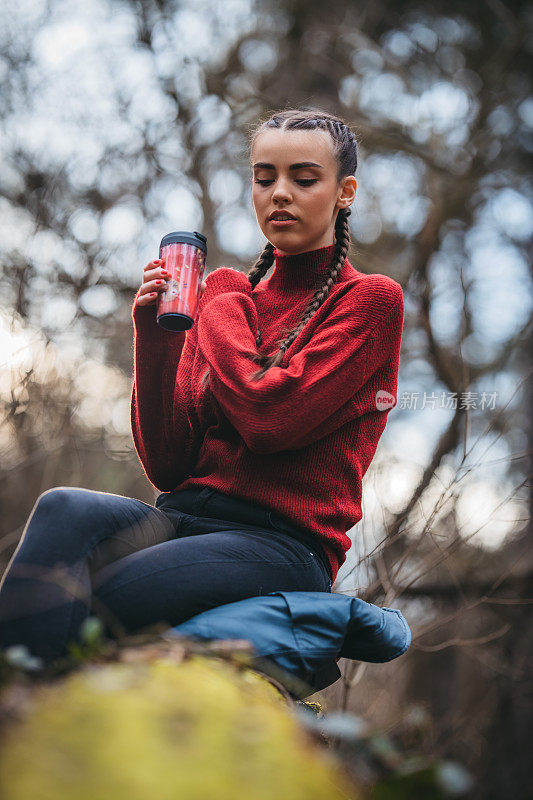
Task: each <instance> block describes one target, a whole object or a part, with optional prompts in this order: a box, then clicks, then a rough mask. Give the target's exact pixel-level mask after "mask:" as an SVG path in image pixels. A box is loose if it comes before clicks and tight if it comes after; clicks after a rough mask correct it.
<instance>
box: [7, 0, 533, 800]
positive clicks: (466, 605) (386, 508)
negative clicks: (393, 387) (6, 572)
mask: <svg viewBox="0 0 533 800" xmlns="http://www.w3.org/2000/svg"><path fill="white" fill-rule="evenodd" d="M0 41H1V45H0V46H1V58H0V76H1V87H2V88H1V95H0V107H1V118H2V138H1V143H0V153H1V155H0V158H1V162H0V232H1V235H0V269H1V272H0V352H1V357H0V363H1V368H0V451H1V465H0V503H1V516H0V526H1V531H0V536H1V540H0V548H1V553H0V559H1V563H0V567H1V570H2V571H3V569H4V568H5V566H6V565H7V563H8V561H9V558H10V557H11V555H12V553H13V551H14V549H15V547H16V544H17V542H18V540H19V538H20V535H21V533H22V531H23V528H24V525H25V522H26V520H27V518H28V515H29V514H30V512H31V509H32V507H33V504H34V502H35V500H36V499H37V497H38V495H39V494H40V493H42V492H43V491H45V490H46V489H49V488H51V487H53V486H82V487H85V488H91V489H97V490H101V491H106V492H113V493H118V494H123V495H126V496H132V497H137V498H139V499H142V500H145V501H147V502H153V501H154V499H155V496H156V494H157V493H156V492H155V491H154V489H153V487H152V486H151V484H150V483H149V482H148V480H147V479H146V477H145V475H144V473H143V471H142V468H141V466H140V463H139V461H138V459H137V456H136V454H135V451H134V449H133V442H132V437H131V431H130V417H129V404H130V391H131V383H132V326H131V319H130V312H131V304H132V301H133V297H134V295H135V292H136V290H137V288H138V286H139V285H140V283H141V276H142V270H143V267H144V265H145V264H146V263H147V262H148V261H150V260H151V259H152V258H156V257H157V253H158V244H159V241H160V239H161V237H162V236H163V235H164V234H166V233H167V232H169V231H171V230H180V229H190V230H200V231H202V232H203V233H204V234H206V235H207V237H208V247H209V253H208V271H210V270H212V269H214V268H216V267H218V266H220V265H228V266H233V267H235V268H239V267H242V268H243V269H247V268H248V267H249V265H250V264H251V263H252V262H253V260H254V259H255V258H256V256H257V254H258V253H259V251H260V249H261V248H262V246H263V243H264V240H263V239H262V236H261V234H260V231H259V228H258V226H257V224H256V221H255V217H254V214H253V210H252V205H251V199H250V189H251V180H250V179H251V170H250V164H249V158H248V135H249V132H250V128H251V126H254V125H255V124H256V122H257V121H258V119H259V117H264V116H265V115H268V114H270V113H271V112H272V111H274V110H278V109H281V108H290V107H295V106H304V107H319V108H322V109H324V110H328V111H332V112H334V113H338V114H340V115H341V116H343V117H344V118H345V119H346V121H347V122H348V123H350V124H351V125H352V127H353V129H354V131H355V132H356V134H357V135H358V138H359V142H360V151H359V152H360V162H359V167H358V170H357V173H356V177H357V179H358V187H357V196H356V200H355V204H354V206H353V214H352V217H351V219H350V224H351V226H352V235H353V246H352V249H351V253H350V254H349V257H350V260H351V262H352V264H354V266H356V267H357V269H359V270H361V271H363V272H380V273H384V274H387V275H390V276H391V277H392V278H394V279H395V280H396V281H398V282H399V283H400V284H401V285H402V287H403V290H404V298H405V327H404V336H403V343H402V355H401V365H400V379H399V387H398V404H397V406H396V407H395V408H394V409H393V411H392V412H391V414H390V416H389V422H388V425H387V428H386V430H385V433H384V434H383V437H382V439H381V441H380V444H379V447H378V450H377V453H376V456H375V459H374V462H373V464H372V466H371V468H370V470H369V472H368V473H367V476H366V482H365V486H364V498H363V511H364V518H363V520H362V521H361V522H360V524H359V525H357V526H356V527H355V528H354V529H353V530H352V531H350V535H351V536H352V538H353V542H354V545H353V548H352V549H351V550H350V552H349V558H348V560H347V562H346V564H345V565H344V566H343V568H342V570H341V572H340V573H339V577H338V580H337V582H336V585H335V586H334V590H335V591H341V592H347V593H350V594H356V595H358V596H360V597H363V598H364V599H366V600H370V601H372V602H376V603H378V604H380V605H388V606H393V607H398V608H401V610H402V611H403V613H404V614H405V616H406V618H407V619H408V621H409V622H410V624H411V626H412V629H413V644H412V647H411V649H410V651H409V652H408V653H407V654H406V656H404V657H403V658H402V659H400V661H399V662H398V663H396V662H393V663H392V664H390V665H364V664H360V665H357V664H354V663H353V662H342V661H341V664H340V665H341V666H342V669H343V679H342V681H338V682H337V683H336V684H335V685H334V686H333V687H330V689H328V690H326V691H325V692H323V693H321V694H320V695H319V696H318V697H319V699H321V701H322V702H324V703H325V704H326V707H327V708H328V709H330V710H331V709H341V708H343V709H350V710H352V711H353V712H355V713H357V714H359V715H361V716H362V717H364V718H365V719H366V720H368V721H370V722H371V723H372V724H375V725H376V726H382V727H383V729H384V730H387V731H388V732H389V733H391V732H392V733H393V734H395V735H397V737H398V739H399V740H400V739H402V737H403V745H404V746H405V747H407V748H409V747H411V746H413V747H414V746H415V745H416V747H417V748H418V751H419V752H420V751H422V752H425V753H428V754H432V755H435V756H437V757H439V758H442V759H453V760H455V761H457V762H459V763H460V764H462V765H464V766H465V767H466V768H467V770H468V771H469V773H470V774H471V775H472V776H473V778H474V785H473V786H474V788H472V790H471V793H470V794H469V796H472V797H479V798H507V797H513V798H517V799H518V798H526V797H531V794H530V791H531V786H532V785H533V768H532V762H531V757H530V754H529V746H528V744H527V742H528V741H530V736H531V717H532V714H531V704H532V696H531V684H530V683H528V675H527V669H526V668H527V665H528V660H529V666H531V663H532V659H531V656H532V649H533V648H532V646H531V645H532V638H533V633H532V626H531V624H528V622H529V619H530V618H529V617H528V616H527V615H528V612H529V611H530V608H531V606H530V604H531V598H532V597H533V591H532V590H533V586H532V548H531V542H532V538H533V531H532V528H531V522H530V521H529V520H530V513H529V512H530V507H531V481H530V476H531V439H532V429H531V410H532V400H533V397H532V389H531V368H530V363H529V359H528V355H529V353H530V352H531V345H532V326H531V308H532V297H533V292H532V279H531V272H530V267H529V265H530V263H531V253H532V234H533V192H532V184H531V173H530V171H529V167H530V163H531V154H532V152H533V93H532V86H531V69H530V67H531V53H532V51H533V7H532V6H531V5H529V4H527V3H526V2H520V1H516V2H515V1H513V2H502V0H474V1H473V2H470V3H464V2H463V3H459V2H455V1H454V0H447V2H423V0H419V1H418V2H403V1H402V0H397V2H395V3H391V2H387V1H386V0H373V2H368V0H361V2H355V1H351V0H335V1H334V2H332V3H328V4H324V3H322V2H318V0H317V1H315V0H307V1H305V0H263V1H262V2H260V1H259V0H223V1H222V2H215V0H137V2H126V1H125V0H122V1H121V0H85V1H84V2H81V1H80V0H69V1H68V2H65V1H64V0H48V1H46V0H17V2H14V0H8V2H6V3H3V4H2V6H1V8H0Z"/></svg>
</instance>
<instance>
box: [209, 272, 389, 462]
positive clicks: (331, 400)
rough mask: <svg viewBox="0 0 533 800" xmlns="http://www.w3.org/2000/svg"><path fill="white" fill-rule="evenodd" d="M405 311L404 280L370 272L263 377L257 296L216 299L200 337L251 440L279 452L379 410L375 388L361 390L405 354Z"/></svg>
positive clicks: (235, 420) (225, 398)
mask: <svg viewBox="0 0 533 800" xmlns="http://www.w3.org/2000/svg"><path fill="white" fill-rule="evenodd" d="M403 313H404V304H403V294H402V289H401V286H400V285H399V284H398V283H396V281H393V280H392V279H390V278H388V277H386V276H383V275H370V276H367V278H366V279H365V281H364V286H363V288H361V286H360V285H358V284H354V286H353V287H351V289H350V290H349V291H348V292H346V294H345V295H343V296H342V297H340V298H339V300H338V301H337V303H336V304H335V306H334V307H333V308H332V310H331V312H330V313H329V314H328V317H327V318H326V319H325V320H324V321H323V322H322V323H321V324H320V325H318V326H317V328H316V330H315V331H314V332H313V334H312V336H311V338H310V341H309V342H308V344H306V345H305V346H304V347H303V348H302V349H301V350H300V351H299V352H296V353H295V354H294V355H293V356H292V357H291V358H290V360H289V363H288V365H287V367H271V368H270V370H269V371H268V372H267V373H266V375H264V376H263V378H262V379H261V380H259V381H257V382H251V381H249V378H250V376H251V375H252V374H253V373H254V372H256V371H257V370H258V366H257V364H255V363H253V362H252V361H251V360H250V358H249V355H250V354H251V353H253V352H255V350H256V348H255V332H256V331H257V327H258V319H257V311H256V308H255V305H254V302H253V300H252V298H250V297H246V295H244V294H242V293H237V292H230V293H227V294H224V295H220V296H217V297H215V298H213V299H212V300H211V301H210V302H209V303H208V304H206V306H205V307H204V309H203V313H202V315H201V316H200V318H199V320H198V343H199V347H200V348H201V350H202V352H203V353H204V356H205V358H206V359H207V361H208V362H209V365H210V385H211V390H212V392H213V394H214V396H215V397H216V399H217V400H218V402H219V403H220V405H221V407H222V409H223V411H224V413H225V414H226V416H227V417H228V419H229V420H230V422H231V423H232V424H233V425H234V426H235V428H236V429H237V430H238V431H239V433H240V435H241V436H242V438H243V440H244V442H245V444H246V445H247V447H248V448H249V449H250V450H251V451H252V452H255V453H274V452H277V451H280V450H290V449H297V448H299V447H303V446H305V445H308V444H310V443H311V442H312V441H315V440H316V439H319V438H321V437H322V436H324V435H325V434H326V433H329V432H331V430H334V429H335V427H338V425H339V424H344V422H346V421H347V418H348V417H350V418H353V417H354V416H358V415H361V414H362V413H366V412H367V411H369V410H374V411H375V410H376V397H375V394H374V396H373V397H369V398H365V400H364V402H362V401H361V398H360V397H359V396H358V393H360V392H363V393H364V391H365V386H366V384H367V382H368V380H369V378H370V377H371V376H372V375H373V374H374V373H376V372H377V370H379V369H380V368H381V367H383V366H384V365H385V364H386V363H387V361H389V360H391V361H394V359H395V358H397V357H398V356H399V348H400V341H401V335H402V328H403ZM289 354H290V348H289V350H288V351H287V355H289ZM391 385H392V383H391ZM383 388H384V389H387V387H386V386H384V387H383ZM356 396H358V400H357V401H356ZM337 420H338V423H337V422H336V421H337ZM314 432H316V435H314Z"/></svg>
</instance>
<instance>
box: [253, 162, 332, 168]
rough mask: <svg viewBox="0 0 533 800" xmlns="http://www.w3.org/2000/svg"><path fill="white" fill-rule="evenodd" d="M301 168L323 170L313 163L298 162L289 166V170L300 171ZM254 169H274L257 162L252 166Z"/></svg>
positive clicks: (271, 165) (272, 165) (269, 165)
mask: <svg viewBox="0 0 533 800" xmlns="http://www.w3.org/2000/svg"><path fill="white" fill-rule="evenodd" d="M302 167H318V168H319V169H323V167H322V165H321V164H315V162H314V161H299V162H298V164H291V165H290V167H289V169H302ZM254 169H276V167H275V166H274V164H267V163H265V162H264V161H258V162H257V164H254Z"/></svg>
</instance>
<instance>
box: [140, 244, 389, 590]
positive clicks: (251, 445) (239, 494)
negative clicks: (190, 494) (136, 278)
mask: <svg viewBox="0 0 533 800" xmlns="http://www.w3.org/2000/svg"><path fill="white" fill-rule="evenodd" d="M333 249H334V246H333V245H330V246H329V247H324V248H320V249H319V250H313V251H311V252H307V253H299V254H298V255H293V256H280V255H279V254H278V253H277V252H275V265H274V271H273V272H272V273H271V275H270V277H269V278H268V279H266V280H262V281H260V282H259V284H258V285H257V286H256V288H255V289H254V290H253V291H252V288H251V285H250V282H249V281H248V278H247V277H246V275H245V274H244V273H243V272H240V271H238V270H234V269H229V268H227V267H220V268H218V269H216V270H215V271H214V272H212V273H210V274H209V275H208V276H207V278H206V289H205V291H204V294H203V296H202V297H201V299H200V303H199V315H198V319H197V322H196V323H195V324H194V325H193V327H192V328H191V329H190V330H188V331H186V332H183V333H173V332H170V331H166V330H164V329H163V328H161V327H160V326H159V325H157V323H156V320H155V317H156V308H155V306H154V305H151V306H144V307H143V306H136V304H135V301H134V304H133V310H132V319H133V328H134V331H133V350H134V354H133V362H134V382H133V390H132V396H131V424H132V434H133V439H134V443H135V448H136V451H137V454H138V456H139V459H140V461H141V463H142V465H143V467H144V470H145V472H146V475H147V477H148V479H149V480H150V481H151V483H152V484H153V485H154V486H155V487H156V488H157V489H158V490H159V491H160V492H169V491H173V490H181V489H187V488H190V487H193V486H196V487H211V488H213V489H216V490H217V491H220V492H224V493H225V494H229V495H231V496H233V497H236V498H238V499H242V500H245V501H248V502H251V503H255V504H257V505H259V506H261V507H265V508H268V509H271V510H273V511H275V512H277V513H278V514H280V515H282V516H284V517H285V518H286V519H287V520H288V521H289V522H292V523H293V524H295V525H298V526H299V527H303V528H305V529H307V530H308V531H310V532H311V533H312V534H313V535H315V536H317V537H318V539H319V541H320V543H321V545H322V547H323V548H324V551H325V553H326V555H327V556H328V558H329V560H330V562H331V568H332V574H333V581H334V580H335V578H336V575H337V572H338V570H339V567H340V566H341V564H342V563H343V562H344V560H345V558H346V551H347V550H348V548H349V547H350V539H349V537H348V536H347V535H346V531H347V530H349V529H350V528H352V527H353V526H354V525H355V524H356V523H357V522H359V520H360V519H361V517H362V511H361V494H362V478H363V475H364V474H365V472H366V471H367V469H368V467H369V465H370V462H371V460H372V458H373V456H374V453H375V451H376V447H377V444H378V440H379V438H380V436H381V434H382V433H383V429H384V428H385V424H386V422H387V416H388V413H389V411H390V409H391V408H392V407H393V406H394V405H396V390H397V384H398V366H399V357H400V344H401V338H402V329H403V313H404V305H403V294H402V289H401V286H400V285H399V284H398V283H396V281H394V280H392V279H391V278H389V277H387V276H385V275H381V274H371V275H366V274H364V273H361V272H359V271H357V270H356V269H354V268H353V267H352V265H351V264H350V263H349V261H348V260H346V261H345V263H344V265H343V268H342V271H341V275H340V279H339V281H338V282H337V283H336V284H334V285H333V286H332V288H331V290H330V293H329V295H328V297H327V299H326V300H325V301H324V302H323V303H322V305H321V306H320V308H319V309H318V311H317V312H316V313H315V314H314V316H313V317H312V318H311V320H310V321H309V322H308V323H307V325H306V326H305V327H304V329H303V330H302V331H301V332H300V334H299V335H298V336H297V338H296V339H295V340H294V342H293V343H292V344H291V346H290V347H289V348H288V350H287V351H286V353H285V354H284V358H283V362H282V364H281V365H280V366H278V367H271V369H270V370H269V371H268V373H267V374H266V375H265V376H264V377H263V378H262V380H260V381H258V382H252V383H250V382H248V381H247V377H248V376H250V375H251V374H253V373H254V372H255V371H256V370H257V369H258V366H257V364H254V363H253V362H252V361H251V360H249V359H248V358H246V357H245V353H247V352H253V351H254V350H255V337H256V332H257V329H258V327H259V329H260V331H261V334H262V345H261V351H262V352H266V353H267V354H268V355H270V354H271V353H273V352H274V351H276V350H277V346H276V341H277V340H278V339H280V338H281V336H282V335H283V332H282V328H283V327H284V326H288V327H290V328H292V326H293V325H294V324H295V323H296V322H297V321H298V319H299V317H300V314H301V313H302V311H303V309H304V308H305V307H306V305H307V303H308V302H309V299H310V297H311V296H312V294H313V291H314V290H316V288H317V285H320V282H321V278H322V277H323V276H324V274H325V272H326V271H327V268H328V265H329V264H330V263H331V259H332V256H333ZM136 299H137V295H136V297H135V300H136ZM208 366H209V370H210V378H209V385H208V386H205V387H202V386H201V378H202V376H203V375H204V373H205V371H206V369H207V367H208ZM380 392H381V394H380ZM387 393H388V395H387ZM376 398H377V399H376ZM380 398H384V401H383V402H381V401H380Z"/></svg>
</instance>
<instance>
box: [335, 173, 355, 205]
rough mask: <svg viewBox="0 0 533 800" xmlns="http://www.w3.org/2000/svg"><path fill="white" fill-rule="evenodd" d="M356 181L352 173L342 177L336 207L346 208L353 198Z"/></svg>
mask: <svg viewBox="0 0 533 800" xmlns="http://www.w3.org/2000/svg"><path fill="white" fill-rule="evenodd" d="M356 190H357V181H356V179H355V177H354V176H353V175H347V176H346V177H345V178H343V179H342V184H341V189H340V194H339V197H338V199H337V208H348V206H351V205H352V203H353V201H354V200H355V192H356Z"/></svg>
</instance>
